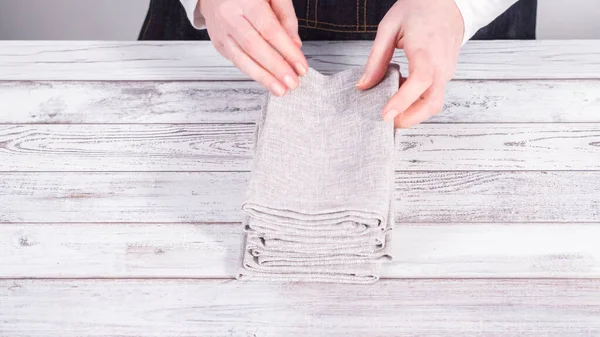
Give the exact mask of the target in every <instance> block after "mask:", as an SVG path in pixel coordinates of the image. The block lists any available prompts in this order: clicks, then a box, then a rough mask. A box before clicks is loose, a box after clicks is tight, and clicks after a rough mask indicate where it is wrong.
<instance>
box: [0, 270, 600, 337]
mask: <svg viewBox="0 0 600 337" xmlns="http://www.w3.org/2000/svg"><path fill="white" fill-rule="evenodd" d="M598 313H600V283H599V282H598V281H596V280H560V279H559V280H485V279H484V280H384V281H380V282H379V283H378V284H377V285H370V286H363V285H322V284H301V283H291V284H260V283H241V282H235V281H228V280H227V281H223V280H212V281H211V280H204V281H197V280H152V281H149V280H117V281H115V280H43V281H42V280H4V281H0V319H1V320H2V322H3V324H2V329H3V332H4V334H5V335H8V336H11V337H22V336H23V337H24V336H27V337H35V336H40V337H41V336H43V337H46V336H49V335H61V336H65V337H70V336H81V335H82V334H85V335H86V336H103V337H110V336H114V337H117V336H118V337H123V336H136V337H143V336H179V337H181V336H190V337H192V336H215V337H219V336H223V337H232V336H239V337H247V336H255V337H266V336H327V337H331V336H344V337H346V336H365V337H375V336H399V335H402V336H502V337H506V336H577V337H578V336H596V335H598V334H600V321H599V320H598Z"/></svg>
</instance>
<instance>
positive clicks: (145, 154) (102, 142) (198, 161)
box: [0, 124, 254, 171]
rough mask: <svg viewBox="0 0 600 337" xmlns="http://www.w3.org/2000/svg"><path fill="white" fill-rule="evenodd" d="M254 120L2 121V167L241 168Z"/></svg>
mask: <svg viewBox="0 0 600 337" xmlns="http://www.w3.org/2000/svg"><path fill="white" fill-rule="evenodd" d="M253 134H254V125H244V124H166V125H165V124H147V125H142V124H124V125H123V124H117V125H115V124H112V125H88V124H82V125H43V124H42V125H40V124H35V125H0V171H240V170H249V169H250V166H251V162H252V148H253V146H254V145H253Z"/></svg>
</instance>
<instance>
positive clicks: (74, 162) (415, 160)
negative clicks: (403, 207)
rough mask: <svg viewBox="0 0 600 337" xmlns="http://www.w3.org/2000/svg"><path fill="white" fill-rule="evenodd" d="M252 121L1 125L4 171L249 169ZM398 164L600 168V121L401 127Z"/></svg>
mask: <svg viewBox="0 0 600 337" xmlns="http://www.w3.org/2000/svg"><path fill="white" fill-rule="evenodd" d="M253 137H254V126H253V125H250V124H248V125H241V124H145V125H142V124H111V125H87V124H85V125H39V124H36V125H0V149H1V151H0V171H247V170H250V169H251V166H252V165H251V164H252V148H253ZM396 148H397V152H396V169H397V170H414V171H420V170H443V171H456V170H566V169H571V170H599V169H600V123H596V124H584V123H574V124H537V123H536V124H521V123H519V124H450V125H446V124H430V125H421V126H417V127H415V128H411V129H408V130H401V131H399V132H398V136H397V146H396Z"/></svg>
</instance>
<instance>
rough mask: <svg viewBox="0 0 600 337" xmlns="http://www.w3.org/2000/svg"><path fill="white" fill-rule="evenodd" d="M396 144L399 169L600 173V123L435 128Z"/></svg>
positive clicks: (404, 134)
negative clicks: (580, 171) (583, 171)
mask: <svg viewBox="0 0 600 337" xmlns="http://www.w3.org/2000/svg"><path fill="white" fill-rule="evenodd" d="M396 142H397V145H396V168H397V169H398V170H439V171H442V170H444V171H452V170H598V169H600V124H559V123H550V124H538V123H536V124H450V125H447V124H429V125H421V126H418V127H414V128H411V129H405V130H399V131H398V135H397V137H396Z"/></svg>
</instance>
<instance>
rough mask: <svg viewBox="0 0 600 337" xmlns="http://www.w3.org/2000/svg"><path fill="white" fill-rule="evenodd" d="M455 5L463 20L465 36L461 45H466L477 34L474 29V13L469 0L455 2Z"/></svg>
mask: <svg viewBox="0 0 600 337" xmlns="http://www.w3.org/2000/svg"><path fill="white" fill-rule="evenodd" d="M454 5H455V6H456V8H457V9H458V12H459V13H460V16H461V19H462V28H463V30H462V32H463V34H462V41H461V45H464V44H465V43H467V41H469V39H470V38H471V37H472V36H473V35H475V33H476V31H474V28H473V20H472V18H473V11H472V7H471V6H470V4H469V1H468V0H454Z"/></svg>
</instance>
